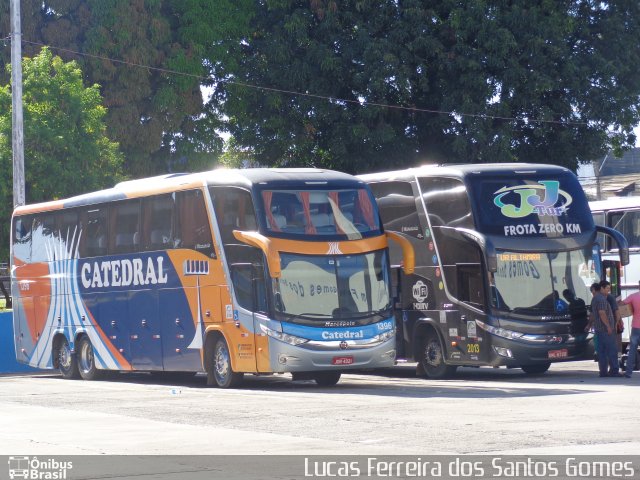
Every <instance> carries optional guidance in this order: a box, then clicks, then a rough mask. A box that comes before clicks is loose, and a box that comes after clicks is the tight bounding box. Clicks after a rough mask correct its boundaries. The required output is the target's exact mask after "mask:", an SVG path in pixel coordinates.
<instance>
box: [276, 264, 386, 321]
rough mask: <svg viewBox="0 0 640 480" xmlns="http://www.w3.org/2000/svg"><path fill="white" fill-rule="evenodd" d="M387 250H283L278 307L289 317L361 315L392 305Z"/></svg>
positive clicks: (319, 318)
mask: <svg viewBox="0 0 640 480" xmlns="http://www.w3.org/2000/svg"><path fill="white" fill-rule="evenodd" d="M386 255H387V253H386V251H377V252H371V253H367V254H362V255H335V256H334V255H331V256H327V255H322V256H314V255H300V254H291V253H282V254H281V268H282V274H281V277H280V278H279V279H277V280H276V281H274V282H273V295H274V306H275V310H276V312H277V313H280V314H284V315H285V316H286V317H287V319H288V320H290V321H295V320H296V319H298V318H301V317H302V318H304V319H305V320H307V321H308V320H322V321H326V320H327V319H332V318H335V319H357V318H359V317H363V318H364V317H366V316H371V314H385V315H386V314H388V313H389V312H388V311H389V309H390V308H391V299H390V295H389V291H390V283H389V274H388V271H387V270H386V269H385V268H383V265H386V261H387V260H386Z"/></svg>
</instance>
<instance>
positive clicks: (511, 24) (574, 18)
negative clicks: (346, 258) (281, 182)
mask: <svg viewBox="0 0 640 480" xmlns="http://www.w3.org/2000/svg"><path fill="white" fill-rule="evenodd" d="M221 3H223V2H220V1H213V2H212V4H215V5H216V6H215V7H214V8H217V6H218V5H220V4H221ZM253 8H254V13H253V14H252V15H251V16H250V24H249V27H248V29H247V30H246V31H245V35H244V36H243V37H241V38H237V37H238V35H239V34H240V33H241V32H238V31H235V32H232V33H233V34H231V35H228V36H227V37H224V38H223V37H221V42H222V44H223V45H224V46H225V47H226V48H224V49H221V48H220V47H221V45H220V44H217V45H216V49H217V50H216V52H217V54H218V56H217V57H216V58H217V60H218V63H217V64H216V66H215V68H214V69H213V70H214V73H215V74H216V76H217V78H218V79H219V80H220V81H219V82H218V84H217V86H216V89H215V94H214V96H213V98H212V102H216V105H217V106H218V107H219V109H220V112H221V113H222V114H224V115H226V116H227V117H228V118H229V131H230V133H231V134H232V135H233V136H234V138H235V141H236V143H237V145H238V147H239V148H243V147H245V148H250V149H251V151H252V153H253V157H254V159H255V161H257V162H259V163H261V164H267V165H311V166H324V167H332V168H336V169H339V170H345V171H349V172H365V171H371V170H375V169H382V168H389V167H393V166H397V167H403V166H410V165H414V164H416V163H419V162H425V161H436V162H472V163H478V162H498V161H500V162H505V161H516V162H525V161H528V162H544V163H554V164H559V165H565V166H567V167H570V168H572V169H575V168H576V167H577V164H578V162H579V161H588V160H591V159H593V158H596V157H597V156H599V155H601V154H602V153H603V152H604V151H606V150H608V149H610V148H617V149H621V148H628V147H630V146H633V145H634V143H635V137H634V135H633V133H632V129H633V126H635V125H636V124H638V122H639V121H640V113H639V111H638V99H639V97H640V76H638V75H637V65H638V64H639V63H640V51H639V50H638V49H637V48H635V46H636V45H638V43H640V28H639V27H640V25H639V22H640V4H639V3H638V2H637V1H636V0H612V1H608V2H599V1H590V0H588V1H585V0H561V1H555V2H551V1H548V0H513V1H510V2H504V1H502V0H480V1H474V2H458V1H454V0H439V1H432V2H424V1H422V0H400V1H398V0H378V1H374V0H344V1H341V2H337V1H335V0H304V1H303V0H266V1H263V2H254V3H253ZM234 37H235V38H234ZM221 52H222V53H221ZM247 85H253V86H258V87H269V88H268V89H263V88H249V87H248V86H247ZM273 89H277V90H279V91H274V90H273ZM287 92H289V93H287ZM295 92H297V93H295ZM305 94H308V95H305ZM319 97H322V98H319ZM376 104H378V105H376ZM380 105H390V106H380ZM398 107H399V108H398Z"/></svg>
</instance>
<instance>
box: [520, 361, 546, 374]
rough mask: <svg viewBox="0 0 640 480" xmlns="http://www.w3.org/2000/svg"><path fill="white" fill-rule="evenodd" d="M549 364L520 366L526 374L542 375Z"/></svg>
mask: <svg viewBox="0 0 640 480" xmlns="http://www.w3.org/2000/svg"><path fill="white" fill-rule="evenodd" d="M550 366H551V363H542V364H538V365H522V366H521V367H520V368H521V369H522V371H523V372H524V373H526V374H527V375H542V374H543V373H545V372H546V371H547V370H549V367H550Z"/></svg>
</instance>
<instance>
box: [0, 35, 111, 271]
mask: <svg viewBox="0 0 640 480" xmlns="http://www.w3.org/2000/svg"><path fill="white" fill-rule="evenodd" d="M101 102H102V98H101V96H100V90H99V86H98V85H93V86H91V87H85V86H84V85H83V82H82V72H81V71H80V69H79V68H78V65H77V64H76V63H75V62H68V63H65V62H63V61H62V59H61V58H60V57H54V56H53V55H52V54H51V52H50V51H49V50H48V49H46V48H45V49H43V50H42V52H41V53H40V54H39V55H37V56H36V57H34V58H32V59H29V58H25V59H24V61H23V109H24V145H25V153H24V157H25V177H26V178H25V187H26V188H25V190H26V199H27V202H28V203H36V202H41V201H46V200H52V199H57V198H65V197H68V196H71V195H76V194H80V193H83V192H88V191H92V190H97V189H100V188H105V187H108V186H112V185H113V184H114V183H115V182H116V181H118V180H119V179H121V178H122V164H123V157H122V154H121V153H120V152H119V150H118V145H117V144H116V143H114V142H112V141H110V140H109V139H108V138H107V136H106V126H105V123H104V118H105V116H106V113H107V111H106V109H105V107H103V106H102V104H101ZM0 171H2V172H6V173H5V175H4V176H3V177H1V178H0V225H2V228H1V231H0V258H8V247H9V223H10V218H11V212H12V205H13V193H12V190H13V180H12V176H11V175H10V172H11V171H12V154H11V89H10V86H9V85H5V86H2V87H0Z"/></svg>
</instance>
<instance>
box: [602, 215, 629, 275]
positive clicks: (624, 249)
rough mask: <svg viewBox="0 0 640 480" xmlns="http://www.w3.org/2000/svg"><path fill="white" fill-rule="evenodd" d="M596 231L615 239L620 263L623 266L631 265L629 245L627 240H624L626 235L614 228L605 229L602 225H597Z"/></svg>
mask: <svg viewBox="0 0 640 480" xmlns="http://www.w3.org/2000/svg"><path fill="white" fill-rule="evenodd" d="M596 231H597V232H599V233H604V234H605V235H607V236H609V237H611V238H613V240H614V241H615V242H616V244H617V245H618V255H619V256H620V263H621V264H622V265H629V244H628V243H627V239H626V238H624V235H622V234H621V233H620V232H619V231H618V230H616V229H614V228H609V227H604V226H602V225H596Z"/></svg>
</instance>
